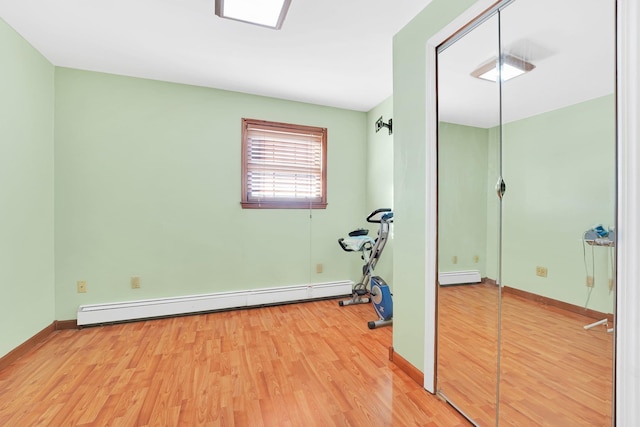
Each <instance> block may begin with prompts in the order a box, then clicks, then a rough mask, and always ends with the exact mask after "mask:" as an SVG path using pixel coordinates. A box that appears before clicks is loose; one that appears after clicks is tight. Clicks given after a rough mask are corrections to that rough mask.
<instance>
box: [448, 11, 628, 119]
mask: <svg viewBox="0 0 640 427" xmlns="http://www.w3.org/2000/svg"><path fill="white" fill-rule="evenodd" d="M497 28H498V26H497V16H494V17H493V18H491V19H490V20H489V21H487V22H484V23H483V24H481V26H479V27H477V28H475V29H474V30H473V31H471V32H470V33H469V34H467V35H465V36H464V37H463V38H462V39H460V40H459V41H457V42H456V43H454V44H453V45H452V46H450V47H449V48H447V49H446V50H444V51H443V52H442V53H441V54H440V55H439V58H438V61H439V64H438V67H439V70H438V71H439V77H438V103H439V104H438V108H439V114H440V120H443V121H446V122H450V123H458V124H464V125H468V126H475V127H483V128H488V127H492V126H496V125H497V124H498V123H499V121H500V111H499V105H500V104H499V102H498V101H499V99H500V98H499V97H500V96H501V94H500V92H499V87H498V85H497V84H496V83H492V82H488V81H485V80H480V79H477V78H474V77H472V76H471V75H470V73H471V72H472V71H473V70H475V69H476V68H477V67H478V66H480V65H482V64H483V63H485V62H487V61H488V60H491V59H492V58H496V57H497V56H498V31H497ZM500 28H501V40H500V41H501V43H502V49H503V52H506V53H511V54H514V55H515V56H518V57H521V58H523V59H525V60H527V61H528V62H531V63H532V64H534V65H535V66H536V68H535V69H534V70H532V71H531V72H529V73H527V74H524V75H522V76H520V77H517V78H515V79H513V80H509V81H507V82H505V83H504V84H503V85H502V101H503V104H502V106H503V108H502V122H503V123H508V122H511V121H514V120H519V119H522V118H525V117H531V116H534V115H537V114H540V113H543V112H546V111H552V110H555V109H558V108H562V107H566V106H569V105H573V104H576V103H579V102H583V101H586V100H589V99H594V98H597V97H600V96H604V95H608V94H611V93H613V92H614V87H615V0H561V1H560V0H529V1H516V2H514V3H512V4H510V5H509V6H507V7H506V8H505V9H504V11H503V12H502V13H501V22H500Z"/></svg>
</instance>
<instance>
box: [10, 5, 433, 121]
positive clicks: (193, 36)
mask: <svg viewBox="0 0 640 427" xmlns="http://www.w3.org/2000/svg"><path fill="white" fill-rule="evenodd" d="M430 1H431V0H322V1H317V0H316V1H314V0H292V2H291V6H290V8H289V12H288V15H287V17H286V19H285V21H284V25H283V27H282V29H281V30H279V31H275V30H271V29H267V28H262V27H258V26H253V25H248V24H243V23H240V22H236V21H231V20H225V19H221V18H219V17H218V16H216V15H215V14H214V0H173V1H171V0H55V1H53V0H0V17H2V19H4V20H5V21H6V22H7V23H8V24H9V25H10V26H11V27H13V28H14V29H15V30H16V31H17V32H18V33H20V34H21V35H22V36H23V37H24V38H25V39H26V40H27V41H29V43H31V45H33V46H34V47H35V48H36V49H37V50H38V51H40V52H41V53H42V54H43V55H44V56H45V57H46V58H47V59H48V60H49V61H51V63H53V64H54V65H56V66H61V67H70V68H78V69H83V70H92V71H100V72H106V73H113V74H120V75H126V76H134V77H144V78H149V79H156V80H163V81H169V82H177V83H185V84H192V85H197V86H205V87H213V88H220V89H226V90H233V91H239V92H245V93H251V94H257V95H265V96H271V97H276V98H282V99H289V100H295V101H303V102H309V103H314V104H320V105H327V106H333V107H340V108H347V109H352V110H357V111H368V110H370V109H371V108H373V107H375V106H376V105H377V104H379V103H380V102H382V101H383V100H384V99H386V98H387V97H389V96H390V95H391V93H392V37H393V35H394V34H395V33H397V32H398V31H399V30H400V29H401V28H402V27H403V26H404V25H405V24H406V23H408V22H409V21H410V20H411V19H412V18H413V17H414V16H415V15H416V14H417V13H418V12H419V11H421V10H422V9H423V8H424V7H425V6H426V5H427V4H428V3H430Z"/></svg>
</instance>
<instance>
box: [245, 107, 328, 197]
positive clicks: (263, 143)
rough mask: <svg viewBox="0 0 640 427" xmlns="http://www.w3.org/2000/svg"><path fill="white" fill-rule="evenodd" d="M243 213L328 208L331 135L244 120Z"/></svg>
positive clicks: (259, 121) (306, 128)
mask: <svg viewBox="0 0 640 427" xmlns="http://www.w3.org/2000/svg"><path fill="white" fill-rule="evenodd" d="M241 204H242V207H243V208H293V209H309V208H312V209H324V208H326V207H327V129H325V128H318V127H312V126H302V125H292V124H286V123H275V122H267V121H264V120H253V119H242V202H241Z"/></svg>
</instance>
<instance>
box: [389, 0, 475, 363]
mask: <svg viewBox="0 0 640 427" xmlns="http://www.w3.org/2000/svg"><path fill="white" fill-rule="evenodd" d="M473 3H474V1H473V0H458V1H451V0H433V1H432V2H431V3H429V5H428V6H427V7H426V8H425V9H423V10H422V12H420V13H419V14H418V15H417V16H416V17H415V18H414V19H413V20H412V21H411V22H409V24H407V25H406V26H405V27H404V28H403V29H402V30H401V31H400V32H399V33H398V34H396V35H395V37H394V38H393V124H394V132H393V133H394V138H393V140H394V151H393V159H394V166H393V168H394V176H393V198H394V201H393V206H394V209H395V213H396V223H395V226H394V234H395V240H394V247H393V249H394V257H393V271H394V274H393V282H394V283H393V285H394V294H393V296H394V310H393V311H394V320H393V346H394V350H395V351H397V352H398V353H399V354H400V355H401V356H402V357H404V358H405V359H406V360H407V361H408V362H410V363H411V364H412V365H414V366H416V367H418V368H422V367H423V365H424V334H425V328H424V326H425V315H424V310H425V252H426V248H425V241H424V239H425V225H426V197H425V182H426V173H427V171H426V168H425V165H426V164H427V159H426V146H425V141H426V131H427V129H426V115H427V113H426V80H427V70H426V52H427V41H428V40H429V38H430V37H432V36H433V35H434V34H436V33H437V32H438V31H440V30H441V29H442V28H443V27H444V26H445V25H446V24H448V23H449V22H450V21H452V20H453V19H454V18H455V17H457V16H458V15H460V14H461V13H462V12H463V11H464V10H466V9H467V8H468V7H470V6H471V5H472V4H473Z"/></svg>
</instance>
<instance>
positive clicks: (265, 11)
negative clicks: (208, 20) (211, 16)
mask: <svg viewBox="0 0 640 427" xmlns="http://www.w3.org/2000/svg"><path fill="white" fill-rule="evenodd" d="M290 3H291V0H216V15H218V16H219V17H221V18H227V19H233V20H236V21H241V22H246V23H249V24H255V25H260V26H262V27H268V28H273V29H275V30H279V29H280V28H281V27H282V23H283V22H284V17H285V16H286V15H287V11H288V10H289V4H290Z"/></svg>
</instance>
